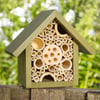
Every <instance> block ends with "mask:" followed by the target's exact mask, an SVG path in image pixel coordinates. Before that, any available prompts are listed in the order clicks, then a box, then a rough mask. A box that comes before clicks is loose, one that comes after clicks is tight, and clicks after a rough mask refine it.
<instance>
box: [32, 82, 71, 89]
mask: <svg viewBox="0 0 100 100" xmlns="http://www.w3.org/2000/svg"><path fill="white" fill-rule="evenodd" d="M72 85H73V81H68V82H42V83H34V82H32V83H31V88H50V87H69V86H72Z"/></svg>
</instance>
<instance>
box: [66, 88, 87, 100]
mask: <svg viewBox="0 0 100 100" xmlns="http://www.w3.org/2000/svg"><path fill="white" fill-rule="evenodd" d="M87 91H88V90H86V89H78V88H68V89H66V100H86V93H87Z"/></svg>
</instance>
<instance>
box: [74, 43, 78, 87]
mask: <svg viewBox="0 0 100 100" xmlns="http://www.w3.org/2000/svg"><path fill="white" fill-rule="evenodd" d="M73 48H74V58H73V69H74V80H73V85H74V86H76V85H78V76H79V75H78V74H79V73H78V60H79V57H78V51H79V48H78V44H76V43H75V42H74V44H73Z"/></svg>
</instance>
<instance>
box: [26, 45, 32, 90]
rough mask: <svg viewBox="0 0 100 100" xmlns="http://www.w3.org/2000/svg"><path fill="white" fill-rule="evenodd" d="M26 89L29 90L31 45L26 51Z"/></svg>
mask: <svg viewBox="0 0 100 100" xmlns="http://www.w3.org/2000/svg"><path fill="white" fill-rule="evenodd" d="M25 69H26V77H25V78H26V88H31V82H32V80H31V44H30V45H29V46H28V47H27V49H26V67H25Z"/></svg>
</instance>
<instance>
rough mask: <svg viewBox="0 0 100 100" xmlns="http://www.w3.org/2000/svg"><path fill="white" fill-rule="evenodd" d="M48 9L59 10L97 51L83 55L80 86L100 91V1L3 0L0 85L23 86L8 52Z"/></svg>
mask: <svg viewBox="0 0 100 100" xmlns="http://www.w3.org/2000/svg"><path fill="white" fill-rule="evenodd" d="M46 9H56V10H57V11H58V12H59V13H60V14H61V15H62V16H63V17H64V18H65V19H66V21H68V22H69V23H70V24H71V25H72V26H73V27H75V29H76V30H77V31H78V32H79V34H81V35H82V36H83V37H84V38H85V39H86V41H87V42H89V43H90V44H91V46H92V47H93V48H94V49H95V50H96V52H97V54H95V55H87V54H83V53H79V57H80V58H79V85H78V87H80V88H100V0H0V84H1V85H18V84H19V83H18V80H17V74H18V72H17V59H16V57H13V56H11V55H9V54H7V53H5V51H4V49H5V47H6V46H7V45H8V44H9V43H10V42H11V41H12V40H13V39H14V38H15V37H16V36H17V35H18V34H19V33H20V32H21V31H22V30H23V29H24V27H26V26H27V25H28V23H30V22H31V21H32V19H34V18H35V16H36V15H37V14H39V12H40V11H43V10H46Z"/></svg>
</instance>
